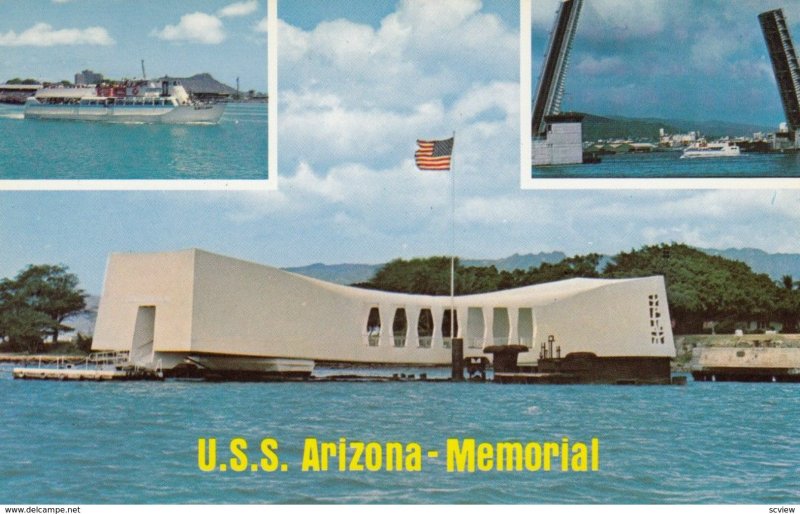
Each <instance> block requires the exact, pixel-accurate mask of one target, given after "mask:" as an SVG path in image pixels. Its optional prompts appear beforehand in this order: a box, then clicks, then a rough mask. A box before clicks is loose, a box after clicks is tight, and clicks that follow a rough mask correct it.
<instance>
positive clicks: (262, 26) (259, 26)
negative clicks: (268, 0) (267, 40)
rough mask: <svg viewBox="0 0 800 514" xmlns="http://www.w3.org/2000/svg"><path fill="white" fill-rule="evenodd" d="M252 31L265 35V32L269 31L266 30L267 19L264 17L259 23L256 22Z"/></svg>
mask: <svg viewBox="0 0 800 514" xmlns="http://www.w3.org/2000/svg"><path fill="white" fill-rule="evenodd" d="M254 30H255V31H256V32H264V33H266V32H268V31H269V29H268V28H267V17H266V16H264V17H263V18H262V19H261V21H259V22H258V24H256V26H255V29H254Z"/></svg>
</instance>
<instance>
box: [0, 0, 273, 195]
mask: <svg viewBox="0 0 800 514" xmlns="http://www.w3.org/2000/svg"><path fill="white" fill-rule="evenodd" d="M277 26H278V0H267V94H268V95H269V104H268V106H269V107H268V109H269V118H268V121H267V146H268V148H267V170H265V171H266V172H267V178H266V179H263V180H260V179H252V180H224V179H223V180H185V179H170V180H126V179H120V180H113V179H112V180H25V179H5V180H0V191H219V190H223V191H254V190H259V191H263V190H274V189H277V188H278V177H277V175H278V149H277V144H278V113H277V110H278V109H277V108H276V107H277V103H278V44H277V43H278V35H277Z"/></svg>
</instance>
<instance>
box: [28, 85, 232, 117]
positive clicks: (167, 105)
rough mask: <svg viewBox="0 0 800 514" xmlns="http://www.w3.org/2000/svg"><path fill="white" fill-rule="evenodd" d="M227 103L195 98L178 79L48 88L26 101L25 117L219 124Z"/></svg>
mask: <svg viewBox="0 0 800 514" xmlns="http://www.w3.org/2000/svg"><path fill="white" fill-rule="evenodd" d="M224 111H225V104H224V103H202V102H197V101H195V100H193V99H192V98H191V97H190V96H189V93H188V92H187V91H186V89H185V88H184V87H183V86H182V85H180V83H178V82H177V81H166V80H165V81H163V82H162V83H161V84H160V85H159V84H157V83H153V82H146V81H137V82H126V83H122V84H117V85H98V86H96V87H80V86H76V87H47V88H42V89H40V90H39V91H38V92H37V93H36V95H35V96H33V97H30V98H28V100H27V101H26V102H25V118H29V119H48V120H87V121H108V122H122V123H217V122H218V121H219V119H220V118H221V117H222V113H223V112H224Z"/></svg>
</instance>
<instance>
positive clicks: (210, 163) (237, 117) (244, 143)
mask: <svg viewBox="0 0 800 514" xmlns="http://www.w3.org/2000/svg"><path fill="white" fill-rule="evenodd" d="M267 178H268V177H267V104H266V103H252V104H238V103H231V104H228V105H227V106H226V108H225V113H224V114H223V116H222V119H220V122H219V123H218V124H214V125H211V124H182V125H170V124H158V123H103V122H90V121H68V120H27V119H25V118H24V113H23V108H22V107H21V106H11V105H0V180H4V179H34V180H39V179H50V180H70V179H91V180H108V179H154V180H158V179H202V180H212V179H221V180H239V179H260V180H264V179H267Z"/></svg>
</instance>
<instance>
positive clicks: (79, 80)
mask: <svg viewBox="0 0 800 514" xmlns="http://www.w3.org/2000/svg"><path fill="white" fill-rule="evenodd" d="M101 82H103V74H102V73H95V72H93V71H92V70H83V71H82V72H80V73H76V74H75V84H76V85H86V84H99V83H101Z"/></svg>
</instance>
